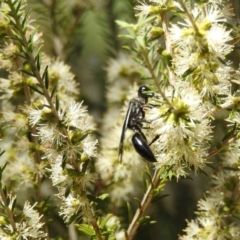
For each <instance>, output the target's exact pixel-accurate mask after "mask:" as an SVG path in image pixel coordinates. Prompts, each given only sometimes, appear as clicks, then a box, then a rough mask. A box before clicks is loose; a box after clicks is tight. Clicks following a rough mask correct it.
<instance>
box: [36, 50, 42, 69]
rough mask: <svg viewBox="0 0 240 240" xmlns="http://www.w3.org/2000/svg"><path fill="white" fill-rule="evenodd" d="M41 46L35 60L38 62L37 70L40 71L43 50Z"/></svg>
mask: <svg viewBox="0 0 240 240" xmlns="http://www.w3.org/2000/svg"><path fill="white" fill-rule="evenodd" d="M40 50H41V48H39V49H38V53H37V56H36V57H35V62H36V64H37V70H38V71H40V69H41V56H40V54H41V52H40Z"/></svg>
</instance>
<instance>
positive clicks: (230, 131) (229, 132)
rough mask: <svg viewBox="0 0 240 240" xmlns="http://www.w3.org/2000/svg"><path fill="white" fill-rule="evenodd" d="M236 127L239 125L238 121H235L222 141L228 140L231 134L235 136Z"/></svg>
mask: <svg viewBox="0 0 240 240" xmlns="http://www.w3.org/2000/svg"><path fill="white" fill-rule="evenodd" d="M236 127H237V123H236V122H235V123H234V126H233V128H232V129H230V130H229V131H228V132H227V133H226V135H225V136H224V137H223V138H222V142H224V141H226V140H228V139H229V138H230V137H231V136H233V134H234V133H235V130H236Z"/></svg>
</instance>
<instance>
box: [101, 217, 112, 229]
mask: <svg viewBox="0 0 240 240" xmlns="http://www.w3.org/2000/svg"><path fill="white" fill-rule="evenodd" d="M112 216H113V215H112V214H108V215H107V216H106V217H105V218H104V219H103V220H102V222H101V224H100V228H103V227H105V225H106V223H107V222H108V220H109V219H110V218H111V217H112Z"/></svg>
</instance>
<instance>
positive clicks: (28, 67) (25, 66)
mask: <svg viewBox="0 0 240 240" xmlns="http://www.w3.org/2000/svg"><path fill="white" fill-rule="evenodd" d="M23 69H24V70H25V71H28V72H31V66H30V65H29V64H28V63H25V64H24V66H23Z"/></svg>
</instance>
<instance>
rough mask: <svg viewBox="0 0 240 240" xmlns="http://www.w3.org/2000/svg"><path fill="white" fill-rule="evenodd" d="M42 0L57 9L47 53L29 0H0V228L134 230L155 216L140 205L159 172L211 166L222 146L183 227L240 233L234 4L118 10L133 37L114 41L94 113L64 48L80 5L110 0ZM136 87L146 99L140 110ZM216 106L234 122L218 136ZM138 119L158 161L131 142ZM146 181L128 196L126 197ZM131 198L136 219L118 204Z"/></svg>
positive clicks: (10, 235) (160, 0)
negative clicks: (102, 97)
mask: <svg viewBox="0 0 240 240" xmlns="http://www.w3.org/2000/svg"><path fill="white" fill-rule="evenodd" d="M37 2H38V3H37V4H41V6H42V5H43V6H45V7H46V8H49V9H50V11H49V13H50V19H51V20H52V23H50V24H52V25H51V26H52V32H53V33H54V34H55V35H54V34H53V35H54V36H51V37H52V39H53V41H52V42H53V46H54V47H53V49H54V55H55V57H54V56H52V55H51V54H50V53H46V52H47V50H46V48H44V47H45V46H46V45H47V41H46V39H44V36H45V35H44V36H43V34H42V33H41V31H40V30H39V29H38V28H37V27H36V25H35V23H34V21H33V16H34V14H33V16H32V15H31V11H28V7H29V5H30V6H31V1H30V0H29V1H24V0H1V1H0V4H1V5H0V6H1V7H0V36H1V48H0V69H1V73H0V74H1V76H2V78H0V91H1V95H0V100H1V105H0V106H1V142H0V146H1V150H2V151H1V156H0V180H1V181H0V183H1V184H0V187H1V188H0V203H1V204H0V211H1V217H0V224H1V225H0V237H1V239H19V240H20V239H80V238H81V239H85V237H86V235H88V236H90V238H91V239H99V240H103V239H109V240H110V239H118V240H124V239H127V240H131V239H133V238H134V237H135V236H136V233H137V231H138V230H139V229H140V228H141V227H143V226H145V225H146V224H150V223H153V222H152V221H151V220H149V217H148V216H147V215H146V211H147V210H148V209H149V207H150V205H151V203H152V202H154V201H155V200H158V199H161V198H163V197H165V195H164V194H163V190H164V187H165V185H166V184H167V183H168V182H169V181H170V180H172V179H176V180H177V181H179V180H181V179H185V178H188V177H189V176H190V175H191V172H194V174H201V173H205V167H206V166H209V165H210V166H211V160H210V158H211V157H212V156H215V155H217V154H218V156H220V158H221V160H219V162H218V166H217V167H215V169H214V171H213V173H214V174H212V176H211V177H210V176H208V177H209V180H210V181H211V188H210V189H209V190H208V191H207V193H206V195H205V196H204V197H203V198H202V199H201V200H199V202H198V205H197V207H198V210H197V212H196V218H195V219H194V220H188V221H187V226H186V228H185V229H184V230H183V233H181V235H179V239H181V240H187V239H201V240H204V239H211V240H212V239H213V240H214V239H233V240H234V239H236V240H237V239H239V238H240V230H239V229H240V226H239V220H238V219H239V215H240V211H239V209H240V208H239V196H240V194H239V191H240V189H239V186H240V184H239V155H240V153H239V144H240V142H239V140H238V135H239V133H238V132H239V131H238V130H239V124H240V120H239V110H238V106H239V102H240V99H239V91H238V85H239V84H240V77H239V76H240V74H239V71H240V69H235V68H234V66H233V63H232V62H231V60H230V58H229V54H230V53H231V52H233V50H234V45H237V43H238V41H239V32H240V29H239V26H238V24H235V23H234V21H233V20H234V14H233V7H232V5H231V4H228V2H227V1H225V0H222V1H220V0H218V1H214V0H205V1H191V0H150V1H138V2H137V3H135V7H134V10H135V14H136V21H135V22H134V23H132V22H130V21H123V20H117V21H116V23H117V24H118V26H119V28H120V29H118V31H119V32H120V33H121V34H120V37H121V39H124V40H123V41H125V43H124V47H125V48H126V49H127V50H128V51H126V52H123V51H119V53H118V55H117V56H116V58H114V59H110V60H109V61H108V65H107V66H105V70H106V106H107V107H106V111H105V113H104V115H103V117H102V118H101V123H100V124H99V122H97V121H95V120H94V118H93V117H91V115H90V114H89V112H88V107H87V104H86V103H85V102H84V101H82V100H80V101H79V92H80V91H79V90H80V89H81V86H79V84H78V83H77V81H76V77H75V75H74V74H73V73H72V70H71V68H70V66H68V65H67V64H66V62H67V59H68V57H69V56H71V47H70V46H71V40H72V39H71V36H73V35H74V34H77V35H78V36H79V34H81V33H79V32H78V31H75V30H76V29H77V28H78V23H79V20H80V18H81V17H82V16H84V13H85V14H86V13H87V12H88V11H90V9H95V10H96V9H101V10H102V9H104V8H107V7H106V5H107V4H106V3H105V4H104V1H86V2H82V1H79V2H78V1H70V2H69V3H68V1H65V0H61V1H59V3H58V2H57V1H55V0H50V1H45V0H41V1H37ZM58 4H59V6H60V8H59V9H60V10H61V11H62V12H64V13H65V12H68V13H69V12H71V13H72V16H73V18H72V19H70V18H68V17H67V16H68V14H66V16H64V19H65V22H66V23H67V25H68V24H69V25H70V27H69V29H68V28H66V26H65V25H64V21H62V20H61V19H58V15H57V14H56V11H57V9H58V7H59V6H58ZM61 4H62V6H61ZM122 4H125V6H128V5H127V4H129V2H128V1H123V2H122ZM61 11H60V12H61ZM43 12H44V11H43ZM40 13H41V11H40ZM42 14H44V13H42ZM61 24H63V25H61ZM234 24H235V25H234ZM60 27H62V28H60ZM61 33H68V35H66V36H67V37H66V36H65V35H64V34H62V35H61ZM74 36H75V35H74ZM45 38H46V36H45ZM44 40H45V41H44ZM140 86H147V87H148V89H149V90H148V91H146V92H144V93H143V94H145V95H144V96H146V94H149V95H148V96H149V97H148V99H147V100H148V102H147V101H146V102H144V103H143V102H141V101H140V100H141V97H140V95H139V96H138V94H137V92H138V89H139V87H140ZM81 92H82V89H81ZM91 94H92V95H94V94H93V93H91ZM83 95H84V94H83ZM81 97H82V95H81ZM132 99H133V100H134V101H136V102H137V103H138V104H139V105H138V106H137V109H135V111H139V112H140V113H139V112H137V113H136V112H135V113H134V114H135V115H134V114H133V115H134V116H133V115H131V114H132V113H131V111H134V110H132V109H131V105H129V102H131V100H132ZM145 100H146V99H145ZM127 112H128V114H127ZM137 114H139V115H137ZM218 115H222V116H223V117H222V119H223V120H224V122H226V123H227V128H228V130H227V132H226V133H225V134H224V135H223V136H222V137H221V139H220V140H219V139H218V140H215V138H214V134H215V133H214V127H215V125H214V120H215V119H216V118H217V117H218ZM131 121H135V122H136V121H137V122H138V125H137V126H134V127H132V126H131V124H132V122H131ZM132 130H133V131H134V132H135V133H138V134H140V136H141V137H142V138H141V141H140V142H141V144H146V145H148V146H149V147H150V149H151V151H152V153H153V154H154V156H155V158H156V162H154V163H150V162H147V161H146V159H145V160H144V159H142V157H141V156H140V155H139V154H138V153H137V152H136V151H135V150H134V148H133V146H132V145H133V144H132V143H131V138H132V136H133V131H132ZM120 139H122V142H121V144H122V146H123V148H122V150H123V157H122V158H123V159H122V162H119V159H118V148H119V141H120ZM121 144H120V146H121ZM141 144H140V143H137V144H136V145H137V150H138V148H141V146H140V145H141ZM135 147H136V146H135ZM139 151H140V152H141V150H139ZM148 151H150V150H148ZM141 175H142V176H141ZM142 180H143V183H144V187H145V189H144V192H143V188H142V187H141V186H142V185H141V181H142ZM141 195H143V197H140V198H142V200H138V199H137V203H138V206H137V207H136V209H134V208H131V205H133V204H132V201H131V199H133V198H134V197H136V196H138V197H139V196H141ZM126 202H127V204H126ZM125 205H127V208H128V209H127V211H128V222H127V220H126V214H125V216H124V217H123V216H121V208H122V207H123V206H125ZM123 218H125V219H123ZM59 219H61V220H59ZM57 225H59V226H62V227H59V226H58V227H56V226H57ZM53 226H55V227H53ZM61 228H62V229H64V230H62V231H60V230H59V229H61ZM52 229H54V230H52ZM55 232H57V233H55ZM86 239H89V238H86Z"/></svg>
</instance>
